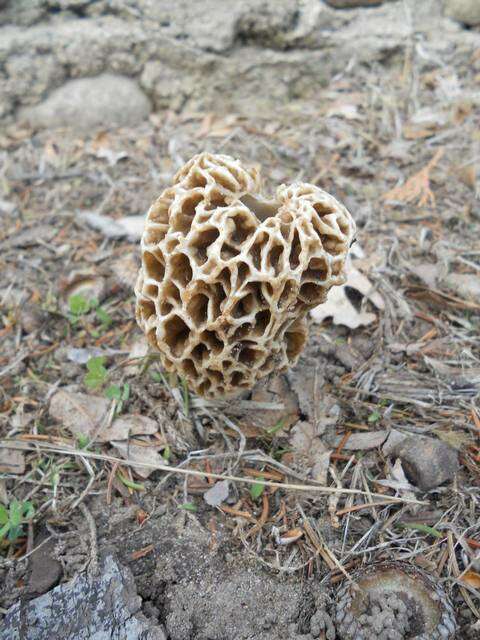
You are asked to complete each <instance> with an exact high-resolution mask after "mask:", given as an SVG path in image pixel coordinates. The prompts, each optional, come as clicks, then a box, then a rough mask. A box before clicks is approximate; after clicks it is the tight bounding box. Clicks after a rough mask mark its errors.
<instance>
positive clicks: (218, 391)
mask: <svg viewBox="0 0 480 640" xmlns="http://www.w3.org/2000/svg"><path fill="white" fill-rule="evenodd" d="M354 232H355V224H354V222H353V220H352V218H351V216H350V214H349V213H348V211H347V210H346V209H345V207H343V206H342V205H341V204H340V203H339V202H337V201H336V200H335V198H333V197H332V196H331V195H329V194H328V193H326V192H325V191H322V189H320V188H319V187H316V186H315V185H311V184H306V183H301V182H297V183H294V184H291V185H281V186H280V187H279V188H278V189H277V192H276V194H275V198H272V199H266V198H263V197H262V196H261V194H260V177H259V174H258V172H257V171H256V170H255V169H250V168H247V167H245V166H244V165H243V164H242V163H241V162H240V161H238V160H234V159H233V158H231V157H229V156H225V155H212V154H208V153H201V154H199V155H197V156H195V157H194V158H192V159H191V160H190V161H189V162H187V164H186V165H185V166H184V167H182V168H181V169H180V170H179V171H178V173H177V174H176V176H175V178H174V183H173V185H172V186H171V187H169V188H167V189H165V190H164V192H163V193H162V194H161V195H160V197H159V198H158V200H157V201H156V202H155V203H154V204H153V205H152V207H151V208H150V210H149V212H148V215H147V221H146V224H145V231H144V234H143V237H142V243H141V250H142V266H141V269H140V273H139V277H138V280H137V284H136V288H135V293H136V298H137V305H136V317H137V321H138V323H139V325H140V327H141V328H142V329H143V331H144V332H145V333H146V335H147V338H148V340H149V342H150V344H151V345H152V346H153V347H154V348H156V349H157V350H158V351H159V352H160V358H161V362H162V365H163V367H164V368H165V369H166V370H167V371H170V372H175V373H178V374H179V375H180V376H182V377H183V378H185V379H186V381H187V383H188V386H189V388H190V389H191V390H193V391H195V392H196V393H198V394H200V395H204V396H207V397H222V396H235V395H238V394H240V393H242V392H244V391H245V390H249V389H251V388H252V387H253V386H254V385H255V383H256V382H257V381H258V380H259V379H260V378H262V377H264V376H267V375H269V374H270V373H272V372H273V371H275V372H277V373H279V372H281V371H284V370H285V369H286V368H287V367H289V366H291V365H292V364H294V363H295V361H296V359H297V358H298V356H299V354H300V352H301V351H302V349H303V346H304V344H305V341H306V339H307V333H308V332H307V326H306V320H305V316H306V314H307V312H308V310H309V309H311V308H312V307H314V306H316V305H318V304H320V303H321V302H323V301H325V299H326V296H327V293H328V291H329V289H330V288H331V287H332V286H334V285H338V284H342V283H343V282H344V274H343V269H344V263H345V258H346V256H347V252H348V249H349V246H350V243H351V240H352V239H353V236H354Z"/></svg>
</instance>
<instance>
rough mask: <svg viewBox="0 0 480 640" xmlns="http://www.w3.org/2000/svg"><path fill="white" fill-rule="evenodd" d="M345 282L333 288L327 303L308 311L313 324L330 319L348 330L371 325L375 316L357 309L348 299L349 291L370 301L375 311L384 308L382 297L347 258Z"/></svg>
mask: <svg viewBox="0 0 480 640" xmlns="http://www.w3.org/2000/svg"><path fill="white" fill-rule="evenodd" d="M345 271H346V275H347V281H346V282H345V284H344V285H342V286H340V287H333V288H332V289H331V290H330V291H329V294H328V298H327V301H326V302H324V303H323V304H320V305H319V306H318V307H315V308H314V309H312V310H311V311H310V315H311V316H312V318H313V320H314V321H315V322H318V323H321V322H323V321H324V320H325V319H326V318H332V320H333V323H334V324H341V325H344V326H346V327H350V329H356V328H358V327H360V326H366V325H369V324H372V322H375V320H376V319H377V316H376V315H375V314H374V313H372V312H369V311H364V310H363V309H361V308H357V306H356V305H355V304H354V302H353V301H352V299H351V298H350V297H349V291H348V290H349V289H354V290H355V291H357V292H358V293H359V294H360V295H361V296H363V297H364V298H367V299H368V300H370V301H371V302H372V303H373V304H374V305H375V306H376V307H377V309H383V308H384V306H385V305H384V302H383V298H382V296H381V295H380V294H379V293H378V291H375V290H374V288H373V286H372V284H371V282H370V280H369V279H368V278H367V277H366V276H365V275H363V273H361V272H360V271H359V270H358V269H357V268H356V266H354V262H353V261H352V260H351V259H350V258H347V261H346V263H345Z"/></svg>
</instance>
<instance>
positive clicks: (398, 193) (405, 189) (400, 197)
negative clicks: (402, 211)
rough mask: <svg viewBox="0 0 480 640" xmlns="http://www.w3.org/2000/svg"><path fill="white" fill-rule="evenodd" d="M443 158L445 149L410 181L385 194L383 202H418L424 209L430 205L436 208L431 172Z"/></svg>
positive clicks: (409, 179) (436, 154) (437, 153)
mask: <svg viewBox="0 0 480 640" xmlns="http://www.w3.org/2000/svg"><path fill="white" fill-rule="evenodd" d="M442 156H443V149H438V150H437V152H436V153H435V155H434V156H433V158H432V159H431V160H430V162H429V163H428V164H427V165H426V166H425V167H423V169H420V171H418V172H417V173H415V174H414V175H413V176H411V177H410V178H408V180H407V181H406V182H405V183H404V184H402V185H400V186H399V187H395V188H394V189H391V190H390V191H388V192H387V193H385V194H384V196H383V198H382V199H383V200H393V201H397V202H405V203H408V202H414V201H415V200H418V202H417V205H418V206H419V207H424V206H426V205H427V204H428V203H430V204H431V206H432V207H434V206H435V196H434V194H433V192H432V190H431V188H430V172H431V170H432V169H433V168H434V167H435V165H437V164H438V162H439V160H440V158H441V157H442Z"/></svg>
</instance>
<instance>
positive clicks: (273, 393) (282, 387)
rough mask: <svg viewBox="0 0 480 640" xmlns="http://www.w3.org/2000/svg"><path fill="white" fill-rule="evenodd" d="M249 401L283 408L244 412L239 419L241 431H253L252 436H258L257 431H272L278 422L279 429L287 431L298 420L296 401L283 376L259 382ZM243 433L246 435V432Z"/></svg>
mask: <svg viewBox="0 0 480 640" xmlns="http://www.w3.org/2000/svg"><path fill="white" fill-rule="evenodd" d="M251 399H252V402H272V403H277V404H279V405H283V406H282V408H280V409H262V410H261V411H259V410H258V409H257V408H255V409H252V410H246V411H245V412H244V413H243V415H242V416H241V419H240V426H241V428H242V431H244V430H245V429H250V430H252V429H253V431H252V434H254V436H258V435H259V434H258V430H259V429H260V430H261V431H265V430H266V429H272V428H274V427H275V426H277V425H279V423H280V422H281V429H289V428H290V427H291V426H292V424H295V422H297V420H298V414H299V408H298V399H297V396H296V394H295V393H294V392H293V391H292V389H291V388H290V385H289V383H288V380H287V379H286V377H285V376H284V375H280V376H275V377H274V378H268V379H265V380H261V381H260V382H259V383H258V384H257V385H256V386H255V388H254V389H253V391H252V398H251ZM244 433H245V435H248V433H247V432H246V431H244Z"/></svg>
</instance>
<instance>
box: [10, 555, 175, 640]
mask: <svg viewBox="0 0 480 640" xmlns="http://www.w3.org/2000/svg"><path fill="white" fill-rule="evenodd" d="M140 607H141V598H140V597H139V596H138V595H137V592H136V590H135V583H134V580H133V576H132V574H131V572H130V570H129V569H127V568H126V567H123V566H121V565H119V564H118V563H117V562H116V561H115V559H114V558H113V557H112V556H107V557H106V558H105V560H104V561H103V562H102V563H101V565H100V567H99V572H98V575H97V576H92V577H90V576H88V575H87V574H82V575H79V576H77V577H76V578H75V579H74V580H72V581H71V582H67V583H65V584H62V585H60V586H58V587H56V588H55V589H53V590H52V591H49V592H48V593H46V594H45V595H43V596H41V597H39V598H36V599H35V600H31V601H30V602H18V603H17V604H15V605H14V606H13V607H11V608H10V609H9V610H8V611H7V614H6V616H5V618H4V620H3V625H2V628H1V630H0V640H21V638H25V639H27V638H28V640H50V639H51V638H56V639H57V640H107V639H108V640H166V638H165V634H164V632H163V630H162V628H161V627H160V626H158V625H156V624H153V623H151V622H150V621H149V620H148V619H147V618H146V617H145V616H144V615H143V613H142V612H141V608H140Z"/></svg>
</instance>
